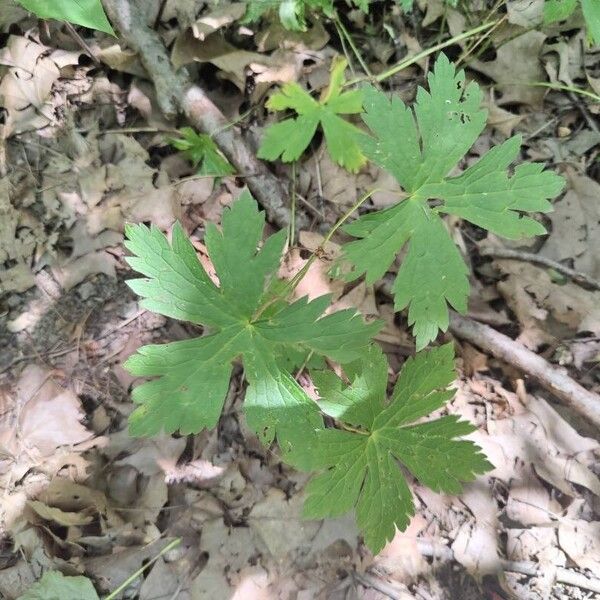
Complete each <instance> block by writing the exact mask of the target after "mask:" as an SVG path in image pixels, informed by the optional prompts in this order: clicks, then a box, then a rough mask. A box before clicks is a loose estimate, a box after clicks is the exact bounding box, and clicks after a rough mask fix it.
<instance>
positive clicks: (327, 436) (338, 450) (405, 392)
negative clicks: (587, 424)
mask: <svg viewBox="0 0 600 600" xmlns="http://www.w3.org/2000/svg"><path fill="white" fill-rule="evenodd" d="M387 368H388V366H387V361H386V359H385V357H384V356H383V355H382V353H381V351H380V350H379V349H377V348H375V347H372V348H371V349H370V350H369V352H368V353H367V354H366V355H365V356H364V357H363V359H362V361H361V363H359V364H357V365H350V368H349V369H346V371H347V374H348V376H349V379H350V380H351V384H350V385H348V386H346V385H344V384H343V383H342V382H341V380H339V379H337V377H336V376H335V375H333V374H332V373H325V374H321V375H318V374H317V375H316V376H315V384H316V385H317V388H318V391H319V395H320V396H321V397H322V400H321V402H320V407H321V410H323V412H325V413H327V414H329V415H330V416H332V417H334V418H335V419H337V420H338V422H340V423H341V426H342V429H322V430H319V431H318V432H317V434H316V436H315V437H316V439H315V441H314V442H313V443H312V444H310V445H307V444H305V445H303V447H302V451H301V453H298V455H296V456H295V459H296V462H295V465H296V466H298V467H300V468H302V469H304V470H318V471H320V473H319V474H317V475H316V476H314V477H313V479H312V480H311V481H310V482H309V484H308V486H307V489H306V494H307V499H306V502H305V506H304V513H305V516H306V517H309V518H322V517H334V516H339V515H341V514H343V513H345V512H347V511H349V510H351V509H355V510H356V520H357V523H358V526H359V528H360V530H361V531H362V532H363V535H364V539H365V543H366V544H367V546H368V547H369V548H370V549H371V550H372V551H373V553H377V552H379V551H380V550H381V549H382V548H383V546H384V545H385V543H386V541H389V540H391V539H392V537H393V536H394V533H395V530H396V528H398V529H401V530H402V529H404V528H406V526H407V525H408V522H409V520H410V517H411V516H412V515H413V514H414V506H413V500H412V495H411V492H410V489H409V487H408V484H407V481H406V479H405V477H404V475H403V472H402V470H401V468H400V465H402V466H403V467H404V468H406V469H407V470H408V471H410V472H411V473H412V474H413V475H414V477H416V478H417V479H418V480H419V481H420V482H421V483H423V484H424V485H427V486H428V487H430V488H431V489H433V490H435V491H438V492H444V493H449V494H456V493H459V492H460V490H461V481H472V480H473V479H474V478H475V476H476V475H477V474H479V473H484V472H486V471H488V470H489V469H490V468H492V465H490V463H488V461H487V460H486V459H485V457H484V456H483V455H482V454H481V452H480V451H479V449H478V448H477V446H475V444H473V443H472V442H469V441H466V440H457V439H456V438H458V437H461V436H464V435H466V434H468V433H471V432H472V431H473V430H474V428H473V427H472V426H471V425H470V424H469V423H467V422H461V421H459V420H458V418H457V417H455V416H445V417H441V418H438V419H436V420H433V421H429V422H425V423H418V424H415V421H417V420H418V419H420V418H421V417H424V416H425V415H427V414H429V413H431V412H432V411H434V410H437V409H439V408H440V407H442V406H443V405H444V404H445V403H446V402H447V401H448V400H449V399H450V398H451V397H452V392H450V391H448V390H447V387H448V385H449V384H450V383H451V382H452V381H453V380H454V376H455V375H454V369H453V350H452V346H451V345H450V344H448V345H446V346H442V347H440V348H436V349H433V350H431V351H429V352H422V353H420V354H417V356H416V357H415V358H414V359H409V360H408V361H407V362H406V364H405V365H404V368H403V369H402V372H401V373H400V376H399V378H398V380H397V382H396V386H395V388H394V391H393V393H392V397H391V398H390V400H389V402H388V401H387V399H386V384H387Z"/></svg>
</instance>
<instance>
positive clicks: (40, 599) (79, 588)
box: [18, 571, 99, 600]
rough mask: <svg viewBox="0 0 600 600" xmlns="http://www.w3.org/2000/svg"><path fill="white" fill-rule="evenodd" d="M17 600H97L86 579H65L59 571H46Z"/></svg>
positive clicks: (79, 577)
mask: <svg viewBox="0 0 600 600" xmlns="http://www.w3.org/2000/svg"><path fill="white" fill-rule="evenodd" d="M18 600H99V597H98V594H97V593H96V590H95V589H94V586H93V585H92V582H91V581H90V580H89V579H88V578H87V577H81V576H78V577H65V576H64V575H63V574H62V573H61V572H60V571H46V573H44V575H43V576H42V578H41V579H40V580H39V581H38V582H36V583H34V584H33V585H32V586H31V587H30V588H29V589H28V590H27V591H26V592H25V593H24V594H23V595H22V596H19V598H18Z"/></svg>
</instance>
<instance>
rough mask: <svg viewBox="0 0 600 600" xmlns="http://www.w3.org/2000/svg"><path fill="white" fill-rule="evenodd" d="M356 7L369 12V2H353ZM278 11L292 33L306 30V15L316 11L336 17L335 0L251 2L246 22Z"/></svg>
mask: <svg viewBox="0 0 600 600" xmlns="http://www.w3.org/2000/svg"><path fill="white" fill-rule="evenodd" d="M353 4H354V6H356V7H358V8H361V9H362V10H364V11H365V12H367V10H368V8H369V0H353ZM275 9H276V10H277V12H278V14H279V20H280V21H281V24H282V25H283V26H284V27H285V28H286V29H289V30H291V31H304V30H305V29H306V15H307V14H310V13H312V12H314V11H319V12H322V13H323V14H324V15H325V16H327V17H333V16H334V15H335V9H334V0H250V2H248V8H247V9H246V14H245V17H244V21H245V22H246V23H251V22H253V21H257V20H258V19H260V18H261V17H262V16H264V15H265V14H266V13H269V12H273V11H274V10H275Z"/></svg>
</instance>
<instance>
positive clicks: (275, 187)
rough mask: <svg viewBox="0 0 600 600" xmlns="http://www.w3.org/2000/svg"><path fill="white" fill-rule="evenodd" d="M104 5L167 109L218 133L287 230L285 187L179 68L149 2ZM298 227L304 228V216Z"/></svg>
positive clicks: (115, 0) (116, 0)
mask: <svg viewBox="0 0 600 600" xmlns="http://www.w3.org/2000/svg"><path fill="white" fill-rule="evenodd" d="M103 3H104V8H105V9H106V12H107V14H108V16H109V17H110V19H111V21H112V24H113V26H115V27H116V28H117V29H118V30H119V33H120V34H121V37H122V39H123V40H124V41H125V42H126V43H127V44H128V45H129V46H130V47H131V48H132V49H133V50H135V51H136V52H137V54H138V55H139V57H140V60H141V61H142V63H143V65H144V67H145V68H146V71H147V72H148V75H149V77H150V79H151V80H152V81H153V83H154V87H155V88H156V96H157V99H158V103H159V105H160V108H161V110H162V111H163V113H164V114H165V115H166V116H167V117H169V118H173V117H174V116H175V115H176V114H177V113H178V112H183V113H184V114H185V115H186V117H187V119H188V120H189V122H190V123H191V124H192V125H193V126H194V127H195V128H196V129H198V130H199V131H202V132H203V133H207V134H209V135H211V136H212V137H213V139H214V140H215V142H216V144H217V145H218V146H219V148H220V149H221V151H222V152H223V154H224V155H225V156H226V157H227V158H228V159H229V161H230V162H231V164H232V165H233V166H234V167H235V168H236V170H237V171H238V172H239V173H241V174H244V175H245V180H246V182H247V184H248V188H249V189H250V191H251V192H252V194H253V195H254V197H255V198H256V200H257V201H258V202H260V204H261V205H262V206H263V208H264V209H265V211H266V212H267V216H268V218H269V220H271V221H272V222H273V223H275V224H277V225H278V226H279V227H281V228H284V227H287V225H288V224H289V222H290V217H291V212H290V209H289V208H288V206H287V205H286V201H287V198H288V193H287V190H286V188H285V186H284V185H282V184H281V182H280V181H279V180H278V179H277V178H276V177H275V176H274V175H273V174H272V173H271V172H270V171H269V170H268V169H267V168H266V167H265V165H264V164H263V163H262V162H261V161H259V160H258V159H257V158H256V156H255V155H254V153H253V152H252V151H251V150H250V148H248V146H247V144H246V143H245V142H244V140H243V139H242V138H241V137H240V135H239V134H238V133H237V132H236V131H235V129H234V128H233V127H227V125H228V123H227V120H226V119H225V117H224V115H223V113H221V111H220V110H219V109H218V108H217V107H216V106H215V105H214V104H213V103H212V102H211V100H210V99H209V98H208V97H207V95H206V94H205V93H204V90H202V88H200V87H199V86H197V85H194V84H192V82H191V81H190V79H189V77H188V75H187V73H186V72H185V71H184V70H181V71H179V72H176V71H175V70H174V68H173V66H172V65H171V61H170V60H169V55H168V53H167V50H166V48H165V46H164V44H163V43H162V40H161V39H160V37H159V36H158V34H157V33H156V32H155V31H153V30H152V29H150V28H149V27H148V26H147V25H146V16H145V13H144V10H143V6H144V4H145V3H146V0H103ZM298 221H299V222H298V223H297V226H298V229H300V228H302V227H304V226H305V225H306V223H304V219H303V217H302V216H300V215H299V219H298Z"/></svg>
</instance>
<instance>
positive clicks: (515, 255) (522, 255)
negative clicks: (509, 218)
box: [481, 248, 600, 290]
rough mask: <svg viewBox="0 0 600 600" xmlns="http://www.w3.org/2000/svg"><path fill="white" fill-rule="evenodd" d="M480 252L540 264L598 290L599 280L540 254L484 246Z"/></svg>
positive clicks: (485, 254)
mask: <svg viewBox="0 0 600 600" xmlns="http://www.w3.org/2000/svg"><path fill="white" fill-rule="evenodd" d="M481 254H482V255H483V256H493V257H494V258H508V259H511V260H520V261H523V262H530V263H534V264H537V265H542V266H544V267H548V268H550V269H554V270H555V271H558V272H559V273H562V274H563V275H566V276H567V277H568V278H569V279H572V280H573V281H574V282H575V283H578V284H579V285H583V286H586V287H589V288H592V289H594V290H600V282H598V281H596V280H595V279H593V278H592V277H590V276H589V275H586V274H585V273H582V272H581V271H575V269H571V268H570V267H567V266H565V265H563V264H562V263H559V262H557V261H555V260H552V259H551V258H546V257H545V256H541V255H540V254H532V253H531V252H521V251H520V250H511V249H510V248H484V249H483V250H482V251H481Z"/></svg>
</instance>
